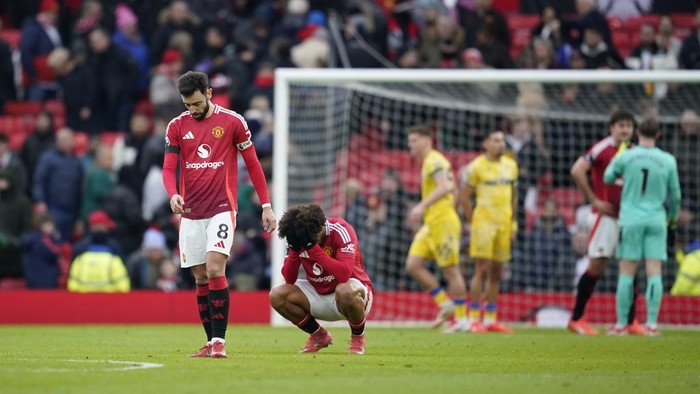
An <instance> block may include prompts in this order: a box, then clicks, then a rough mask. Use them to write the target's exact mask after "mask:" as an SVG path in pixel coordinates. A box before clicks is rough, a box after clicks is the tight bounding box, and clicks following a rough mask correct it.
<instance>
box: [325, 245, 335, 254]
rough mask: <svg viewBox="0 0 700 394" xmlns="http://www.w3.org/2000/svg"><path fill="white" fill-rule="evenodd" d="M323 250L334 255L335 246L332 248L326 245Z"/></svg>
mask: <svg viewBox="0 0 700 394" xmlns="http://www.w3.org/2000/svg"><path fill="white" fill-rule="evenodd" d="M323 252H324V253H326V254H327V255H329V256H333V248H331V247H330V246H326V247H325V248H323Z"/></svg>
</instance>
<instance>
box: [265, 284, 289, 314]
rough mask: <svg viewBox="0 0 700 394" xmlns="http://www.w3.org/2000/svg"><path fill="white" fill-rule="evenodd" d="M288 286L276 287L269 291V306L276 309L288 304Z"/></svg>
mask: <svg viewBox="0 0 700 394" xmlns="http://www.w3.org/2000/svg"><path fill="white" fill-rule="evenodd" d="M288 286H289V285H288V284H283V285H279V286H276V287H274V288H272V290H270V305H272V307H273V308H275V309H277V308H279V307H280V306H282V305H284V304H286V303H287V302H288V299H289V296H290V295H291V291H290V289H289V287H288Z"/></svg>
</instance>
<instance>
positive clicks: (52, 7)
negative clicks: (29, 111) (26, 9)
mask: <svg viewBox="0 0 700 394" xmlns="http://www.w3.org/2000/svg"><path fill="white" fill-rule="evenodd" d="M57 21H58V2H57V1H56V0H42V1H41V3H40V5H39V12H38V13H37V14H36V16H35V17H29V18H26V19H25V21H24V24H23V25H22V41H21V43H20V50H21V54H22V56H21V59H22V69H23V71H24V73H25V75H24V77H25V82H26V85H27V98H28V99H29V100H34V101H41V100H43V99H45V98H46V94H47V92H50V91H53V92H54V93H55V77H54V75H53V73H52V72H51V70H50V69H49V67H48V65H47V58H48V56H49V53H51V51H53V50H54V49H55V48H58V47H61V46H63V43H62V41H61V36H60V34H59V32H58V29H57Z"/></svg>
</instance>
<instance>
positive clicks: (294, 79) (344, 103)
mask: <svg viewBox="0 0 700 394" xmlns="http://www.w3.org/2000/svg"><path fill="white" fill-rule="evenodd" d="M489 84H497V85H500V86H511V87H512V89H511V90H507V89H506V93H499V94H503V95H504V96H503V97H505V99H503V100H504V104H503V105H502V106H501V105H498V103H499V102H500V100H501V98H499V97H495V98H494V100H491V101H488V100H487V101H484V100H480V99H479V97H474V92H475V90H474V89H472V87H478V86H483V85H489ZM527 84H530V85H531V84H536V85H540V86H545V87H546V86H557V87H564V86H570V85H579V84H591V85H593V84H601V85H602V84H610V85H614V86H616V87H617V86H623V85H628V86H629V85H635V86H636V85H639V86H645V85H649V84H668V85H669V86H670V85H695V84H698V86H699V87H700V72H698V71H690V70H676V71H661V70H658V71H618V70H406V69H277V70H276V72H275V91H274V113H275V121H274V126H275V127H274V156H273V176H272V178H273V180H272V183H273V186H272V200H273V208H274V210H275V212H276V214H277V216H278V218H279V217H281V216H282V214H283V213H284V212H285V211H286V209H287V208H288V206H289V205H291V204H292V203H299V202H310V201H303V200H304V199H306V198H312V197H313V198H326V200H323V201H325V202H327V205H326V206H325V207H324V209H326V211H327V214H329V215H330V212H329V209H330V208H329V207H330V206H335V205H337V204H336V202H335V201H330V199H332V198H334V197H333V196H336V197H337V195H338V190H345V189H344V187H345V186H344V185H339V184H336V183H337V182H338V179H340V181H341V182H345V179H343V176H344V174H345V173H341V172H338V170H337V169H334V168H331V167H333V166H334V165H336V163H341V162H342V163H343V164H347V163H348V159H347V158H345V159H341V158H340V156H343V155H345V154H347V150H348V149H349V147H348V145H349V144H350V140H351V139H352V138H351V137H352V135H353V134H361V133H362V132H361V131H358V130H356V128H357V127H355V126H353V130H349V128H350V126H348V124H347V123H348V122H350V121H351V120H352V119H354V117H357V116H360V117H363V118H362V119H363V120H358V121H355V122H356V123H357V124H361V126H364V123H368V122H370V123H371V122H372V121H374V120H377V122H379V121H380V120H384V119H388V122H393V123H395V124H400V123H401V122H400V120H401V118H402V117H411V118H415V119H423V118H425V117H427V118H430V119H431V120H433V121H434V123H435V124H436V126H435V128H436V129H438V128H447V129H457V128H461V127H462V125H468V126H469V127H470V128H471V129H481V128H484V127H491V126H493V127H498V126H499V125H500V123H498V122H501V121H502V120H501V118H502V117H506V118H509V117H514V116H516V115H515V114H516V113H517V112H518V111H519V109H518V108H516V106H515V105H514V104H513V103H514V102H515V101H516V97H514V96H513V95H517V91H518V86H524V85H527ZM318 88H322V89H323V92H322V93H318V92H317V91H316V90H315V89H318ZM521 89H522V88H521ZM352 92H361V94H362V95H363V97H362V98H361V99H360V102H359V103H357V104H353V105H356V107H352V108H351V107H350V106H351V103H350V102H351V101H352V100H353V97H352V95H353V93H352ZM499 92H503V90H500V91H499ZM513 92H515V93H513ZM557 94H558V93H557ZM584 94H585V91H583V93H581V92H579V97H582V95H584ZM625 94H627V93H625ZM507 95H511V96H513V97H510V96H509V97H506V96H507ZM370 96H371V97H370ZM376 97H379V98H376ZM472 98H474V100H472ZM694 98H695V102H692V101H693V100H689V99H687V98H680V99H678V100H679V101H677V102H674V103H672V104H673V108H680V109H682V108H685V107H688V108H690V107H693V108H697V112H698V113H700V96H695V97H694ZM623 100H629V105H630V107H632V106H633V104H632V103H633V102H634V103H636V99H635V98H634V97H632V94H630V95H628V96H625V97H624V98H623ZM656 101H658V100H657V99H655V98H654V97H653V95H650V96H649V98H648V102H650V103H654V102H656ZM494 103H496V104H494ZM593 104H595V103H593ZM601 105H602V109H601V107H596V106H594V105H592V104H586V105H584V107H585V108H583V110H581V109H580V108H579V109H576V110H571V109H570V108H569V107H566V106H560V107H557V108H552V106H551V105H550V106H536V107H535V108H529V111H531V112H532V113H536V114H537V115H538V116H540V117H544V118H547V119H554V120H556V121H560V120H562V119H564V120H572V121H573V122H578V123H577V124H586V127H589V126H588V123H587V122H593V121H595V122H599V124H603V123H605V122H606V121H607V118H608V117H609V112H605V111H604V109H605V108H608V109H609V107H605V105H606V104H601ZM635 105H636V104H635ZM417 107H420V108H418V109H416V108H417ZM423 107H424V108H423ZM436 108H437V109H436ZM635 108H636V107H635ZM464 111H467V112H468V113H464ZM631 111H632V112H634V113H635V115H638V116H641V114H640V111H638V110H636V109H631ZM358 114H359V115H358ZM363 114H367V115H363ZM426 114H427V115H426ZM445 114H448V115H449V116H452V117H453V119H451V120H444V119H439V118H440V117H441V116H444V115H445ZM481 114H488V116H491V117H493V118H488V120H484V119H482V118H481V117H480V116H481ZM365 116H366V118H367V119H369V120H365V118H364V117H365ZM659 119H660V120H662V121H666V122H669V123H672V122H677V121H678V119H679V113H678V112H677V111H675V112H672V113H668V114H667V113H661V114H660V115H659ZM378 127H379V126H378ZM577 127H578V126H577ZM592 127H596V126H595V125H594V126H592ZM307 128H308V129H313V130H314V134H309V136H308V138H311V137H312V136H316V137H318V136H322V138H316V139H310V140H305V139H304V138H296V139H295V137H294V133H305V131H304V130H306V129H307ZM389 129H391V128H390V127H389ZM573 129H576V130H578V128H576V127H574V128H573ZM391 130H392V131H393V130H394V129H391ZM482 131H483V130H482ZM451 133H452V134H450V135H449V136H447V137H445V138H444V139H442V140H441V141H442V142H441V143H442V144H443V145H444V144H448V145H449V144H452V143H448V142H445V141H448V139H449V138H452V139H462V138H471V134H470V135H469V136H466V134H461V133H460V132H457V131H454V132H451ZM336 136H337V138H336ZM589 137H590V136H589ZM589 139H590V138H588V139H585V138H584V139H581V145H580V146H575V147H574V148H575V149H576V152H575V154H582V153H584V152H585V151H586V149H587V148H588V146H587V145H586V144H584V142H583V141H588V140H589ZM396 144H400V141H399V142H397V143H396ZM396 144H394V145H395V146H394V150H398V149H397V148H396ZM464 144H466V145H465V146H470V147H472V148H468V149H469V150H474V149H473V146H474V145H473V143H471V142H469V141H467V142H464ZM309 145H314V146H309ZM291 146H297V147H299V146H301V148H309V149H310V148H313V149H314V150H313V151H314V152H318V155H326V157H324V159H323V160H321V161H319V163H323V166H326V167H328V168H324V169H322V170H320V171H319V172H310V173H308V174H295V175H293V176H294V178H293V179H292V181H293V182H291V183H290V168H292V167H293V166H291V165H290V157H292V158H291V160H292V161H294V157H293V156H294V155H295V154H297V155H299V154H300V155H301V157H297V160H298V161H300V162H301V164H302V165H303V164H306V165H307V166H313V165H314V162H313V160H311V159H310V157H308V156H306V155H305V153H304V152H303V151H305V152H307V153H308V152H309V149H301V151H302V152H301V153H299V152H297V151H295V152H292V153H291V154H290V149H291V148H290V147H291ZM459 146H461V145H460V144H459V143H454V144H453V145H450V147H449V149H453V150H455V151H458V150H460V149H461V148H460V147H459ZM477 146H478V145H477ZM441 148H442V147H441V146H440V145H439V146H437V149H440V150H442V149H441ZM555 149H556V147H555ZM561 149H567V150H568V151H570V150H571V149H572V146H571V145H567V146H566V147H564V146H562V147H561ZM458 154H459V152H457V153H455V155H456V156H455V157H457V155H458ZM572 154H573V153H572ZM698 154H699V155H700V153H698ZM343 160H344V161H343ZM295 163H296V162H295ZM462 164H464V163H463V162H460V163H453V166H454V167H458V166H460V165H462ZM570 164H572V163H568V165H570ZM347 165H352V164H347ZM399 165H400V164H399ZM557 165H558V166H559V167H561V168H559V169H560V170H562V171H563V170H567V171H568V167H567V168H564V166H565V165H567V163H566V162H565V161H562V162H561V163H560V164H557ZM295 168H296V167H295ZM302 168H304V167H302ZM456 169H458V168H455V170H456ZM382 170H386V168H385V167H382V168H381V169H377V171H382ZM357 171H358V172H373V171H374V169H373V168H369V167H368V168H359V169H357ZM698 171H700V168H699V169H698ZM373 176H374V175H373ZM402 176H403V174H402ZM333 177H335V178H333ZM338 177H340V178H338ZM416 177H418V174H416ZM372 179H374V178H372ZM301 181H303V183H304V184H303V186H299V185H298V184H299V183H300V182H301ZM319 182H320V183H323V182H325V183H326V184H324V185H321V186H319ZM292 183H296V184H292ZM374 185H375V186H376V183H375V184H374ZM301 187H303V188H305V190H303V193H302V192H301V191H300V190H301V189H300V188H301ZM306 189H308V190H306ZM312 189H313V190H312ZM334 193H335V194H334ZM319 196H321V197H319ZM329 196H331V197H329ZM340 199H341V200H342V201H343V202H344V197H343V196H341V197H340ZM533 220H536V219H533ZM569 224H570V223H569ZM570 227H571V226H570ZM360 241H361V243H362V240H360ZM409 243H410V240H409ZM405 246H406V247H407V246H408V245H405ZM400 250H401V253H403V250H404V249H400ZM395 253H399V252H398V251H397V252H395ZM461 253H462V255H464V254H466V253H465V250H464V249H462V251H461ZM284 255H285V246H284V244H283V242H282V241H281V240H280V239H279V238H278V237H277V234H276V233H275V234H274V236H273V239H272V251H271V262H272V267H271V270H272V272H271V279H272V280H271V282H272V286H276V285H278V284H281V283H283V282H284V280H283V278H282V275H281V272H280V271H281V266H282V262H283V259H284ZM394 257H396V256H394ZM403 257H405V256H403ZM462 259H463V260H466V257H465V256H463V257H462ZM391 269H392V270H397V269H400V267H399V268H396V267H394V268H391ZM380 270H382V272H385V270H383V269H381V268H380ZM392 275H393V274H392ZM396 275H398V274H396ZM390 276H391V275H390ZM642 276H643V275H642ZM373 280H374V278H373ZM391 280H396V279H391ZM388 281H389V280H388V279H387V283H388ZM664 285H665V287H669V286H670V284H669V283H664ZM402 286H404V285H403V284H402V285H400V286H398V287H399V288H401V291H404V290H407V289H408V290H410V291H414V292H415V293H416V294H421V295H420V296H421V297H424V296H425V295H424V294H422V293H421V292H419V291H417V289H416V288H410V286H408V287H407V288H404V287H402ZM543 286H545V287H542V288H541V289H540V290H532V289H531V288H530V287H528V286H527V284H526V285H525V286H524V287H518V289H519V290H517V291H522V292H524V293H529V292H536V291H541V293H544V294H549V293H552V294H555V293H556V294H558V293H559V292H560V293H562V294H565V295H566V297H569V298H570V295H571V293H572V292H573V290H574V289H575V287H574V286H570V285H569V284H568V282H567V284H566V286H563V285H562V286H561V288H560V287H559V285H557V286H558V287H557V289H559V290H557V292H552V291H551V289H549V288H547V287H546V285H543ZM396 288H397V285H396V284H394V283H390V284H389V285H387V286H386V289H387V291H389V292H391V291H394V290H395V289H396ZM562 288H563V290H562ZM538 289H539V288H538ZM380 290H381V289H380ZM642 290H643V288H642ZM538 294H539V293H538ZM594 297H595V296H594ZM569 298H567V300H568V299H569ZM643 298H644V297H643V291H642V297H641V298H640V299H639V301H638V302H641V303H643ZM548 300H549V298H548ZM423 301H424V300H423ZM377 302H381V299H377ZM543 302H544V303H547V302H549V301H546V302H545V301H543ZM601 302H602V301H601ZM664 303H666V301H665V300H664ZM569 306H570V305H569ZM665 306H666V305H665V304H664V305H663V306H662V310H663V308H664V307H665ZM600 308H602V306H600ZM608 308H612V309H614V305H613V306H608ZM683 308H691V307H690V306H687V307H686V306H683ZM682 310H684V309H682ZM435 311H437V310H436V309H435ZM691 311H692V308H691V309H690V310H688V312H689V313H692V312H691ZM526 312H527V311H525V310H523V311H522V313H521V314H520V315H525V314H526ZM432 313H433V311H430V312H426V313H424V314H421V316H427V315H428V314H432ZM696 313H697V311H696ZM520 315H518V316H520ZM400 319H401V320H403V318H400ZM418 319H419V321H420V319H422V318H418ZM409 320H411V319H409ZM594 320H595V319H594ZM681 320H682V319H681ZM271 322H272V324H273V325H286V324H288V322H286V321H285V320H284V319H283V318H282V317H281V316H279V315H278V314H277V313H275V312H274V311H272V319H271ZM662 323H663V322H662ZM681 324H683V323H681ZM696 324H697V323H696Z"/></svg>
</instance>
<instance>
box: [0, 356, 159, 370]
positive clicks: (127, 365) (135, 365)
mask: <svg viewBox="0 0 700 394" xmlns="http://www.w3.org/2000/svg"><path fill="white" fill-rule="evenodd" d="M15 360H25V361H39V359H36V358H16V359H15ZM41 361H47V360H41ZM55 361H67V362H71V363H90V364H98V363H105V364H117V365H124V366H120V367H111V368H88V369H81V370H79V371H86V370H87V371H93V372H100V371H106V372H121V371H135V370H139V369H151V368H163V364H158V363H146V362H141V361H121V360H79V359H57V360H55ZM2 369H4V368H2V367H0V370H2ZM11 369H12V370H13V371H16V372H21V371H31V372H74V371H77V370H76V369H73V368H54V367H42V368H11Z"/></svg>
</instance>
